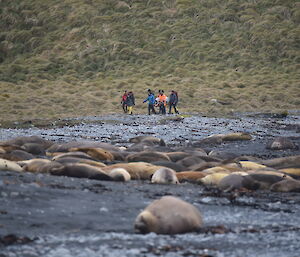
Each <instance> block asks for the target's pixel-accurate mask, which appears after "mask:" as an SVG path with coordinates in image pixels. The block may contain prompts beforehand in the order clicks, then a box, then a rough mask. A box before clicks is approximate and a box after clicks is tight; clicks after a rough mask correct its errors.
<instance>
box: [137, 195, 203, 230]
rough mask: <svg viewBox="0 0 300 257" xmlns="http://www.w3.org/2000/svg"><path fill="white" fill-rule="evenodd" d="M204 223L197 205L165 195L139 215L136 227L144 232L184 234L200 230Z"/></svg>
mask: <svg viewBox="0 0 300 257" xmlns="http://www.w3.org/2000/svg"><path fill="white" fill-rule="evenodd" d="M202 224H203V222H202V217H201V214H200V212H199V210H198V209H197V208H196V207H195V206H193V205H191V204H190V203H187V202H185V201H183V200H181V199H179V198H176V197H173V196H164V197H162V198H161V199H159V200H155V201H154V202H152V203H151V204H150V205H149V206H147V207H146V209H145V210H143V211H142V212H141V213H140V214H139V215H138V216H137V218H136V220H135V223H134V229H135V232H137V233H143V234H146V233H150V232H154V233H156V234H182V233H188V232H194V231H198V230H199V229H200V228H201V226H202Z"/></svg>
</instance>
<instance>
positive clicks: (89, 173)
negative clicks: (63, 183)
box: [50, 163, 113, 180]
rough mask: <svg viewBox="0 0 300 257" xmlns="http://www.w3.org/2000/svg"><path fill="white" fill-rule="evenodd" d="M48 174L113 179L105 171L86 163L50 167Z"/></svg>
mask: <svg viewBox="0 0 300 257" xmlns="http://www.w3.org/2000/svg"><path fill="white" fill-rule="evenodd" d="M50 174H52V175H56V176H67V177H75V178H88V179H96V180H113V179H112V178H111V177H110V176H109V175H108V174H107V173H105V172H104V171H102V170H101V169H100V168H97V167H94V166H91V165H88V164H83V163H79V164H67V165H63V166H62V167H59V168H55V169H52V170H51V171H50Z"/></svg>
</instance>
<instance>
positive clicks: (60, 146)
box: [47, 141, 119, 153]
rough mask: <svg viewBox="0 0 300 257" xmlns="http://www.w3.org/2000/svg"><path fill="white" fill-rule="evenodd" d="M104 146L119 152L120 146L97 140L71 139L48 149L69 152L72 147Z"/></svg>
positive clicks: (51, 151)
mask: <svg viewBox="0 0 300 257" xmlns="http://www.w3.org/2000/svg"><path fill="white" fill-rule="evenodd" d="M77 147H80V148H102V149H105V150H108V151H115V152H118V151H119V149H118V147H115V146H113V145H111V144H108V143H103V142H95V141H71V142H68V143H62V144H53V145H52V146H51V147H49V148H48V149H47V152H49V153H53V152H68V151H69V149H71V148H77Z"/></svg>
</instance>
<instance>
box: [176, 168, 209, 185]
mask: <svg viewBox="0 0 300 257" xmlns="http://www.w3.org/2000/svg"><path fill="white" fill-rule="evenodd" d="M176 176H177V179H178V181H179V182H180V183H182V182H190V183H196V182H198V180H199V179H201V178H203V177H205V176H207V174H204V173H202V172H201V171H181V172H176Z"/></svg>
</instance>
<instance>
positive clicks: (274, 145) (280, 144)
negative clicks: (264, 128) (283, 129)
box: [266, 137, 297, 150]
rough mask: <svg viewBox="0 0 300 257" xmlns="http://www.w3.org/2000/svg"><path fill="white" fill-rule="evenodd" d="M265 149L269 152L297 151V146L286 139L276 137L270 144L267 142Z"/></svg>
mask: <svg viewBox="0 0 300 257" xmlns="http://www.w3.org/2000/svg"><path fill="white" fill-rule="evenodd" d="M266 148H267V149H271V150H286V149H297V146H296V145H295V144H294V143H293V141H292V140H290V139H289V138H287V137H277V138H275V139H274V140H272V141H271V142H268V144H267V146H266Z"/></svg>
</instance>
